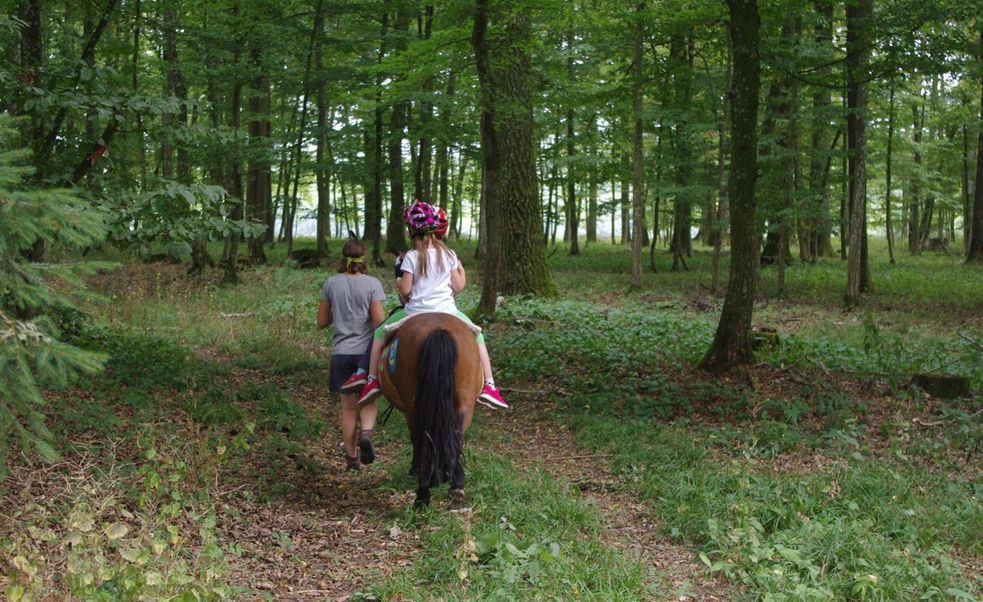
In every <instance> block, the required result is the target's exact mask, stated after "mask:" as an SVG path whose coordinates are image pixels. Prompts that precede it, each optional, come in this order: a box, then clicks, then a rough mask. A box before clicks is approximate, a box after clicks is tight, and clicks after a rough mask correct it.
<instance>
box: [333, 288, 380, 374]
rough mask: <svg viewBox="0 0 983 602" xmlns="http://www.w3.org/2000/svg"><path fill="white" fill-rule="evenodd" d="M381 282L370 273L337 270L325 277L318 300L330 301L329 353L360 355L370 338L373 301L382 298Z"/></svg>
mask: <svg viewBox="0 0 983 602" xmlns="http://www.w3.org/2000/svg"><path fill="white" fill-rule="evenodd" d="M385 298H386V294H385V293H384V292H383V291H382V284H381V283H380V282H379V281H378V280H376V279H375V278H373V277H372V276H366V275H365V274H356V275H354V276H349V275H347V274H337V275H335V276H332V277H330V278H328V279H327V281H325V283H324V287H323V288H322V289H321V301H328V302H329V303H331V320H332V322H333V323H334V337H332V339H331V353H337V354H339V355H362V354H363V353H364V352H365V350H366V349H367V348H368V346H369V344H370V343H371V342H372V331H373V330H374V329H375V327H374V326H373V325H372V314H371V312H370V310H369V308H370V306H371V305H372V302H373V301H383V300H385Z"/></svg>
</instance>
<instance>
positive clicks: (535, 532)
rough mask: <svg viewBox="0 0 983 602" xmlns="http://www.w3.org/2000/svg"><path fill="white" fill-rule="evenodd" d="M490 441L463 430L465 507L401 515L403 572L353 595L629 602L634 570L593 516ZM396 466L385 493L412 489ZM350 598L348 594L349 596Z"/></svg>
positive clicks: (494, 438) (637, 570)
mask: <svg viewBox="0 0 983 602" xmlns="http://www.w3.org/2000/svg"><path fill="white" fill-rule="evenodd" d="M502 443H503V441H502V437H501V435H500V434H495V433H489V432H487V431H486V430H484V429H483V428H482V427H481V426H480V424H477V423H476V426H475V428H473V429H472V430H471V431H469V433H468V450H467V454H466V460H467V470H468V472H467V479H468V480H467V491H468V498H469V499H468V506H467V507H466V508H464V509H462V510H461V511H456V512H451V511H449V510H448V508H447V507H446V505H445V504H444V502H443V501H438V502H437V503H436V504H435V505H434V506H433V507H431V508H430V509H428V510H427V511H425V512H422V513H417V512H415V511H413V510H411V509H407V511H406V512H405V513H404V514H403V515H402V517H401V519H400V524H401V525H402V528H403V529H406V530H413V531H417V532H419V533H421V537H422V538H423V542H422V544H423V553H422V554H421V555H420V557H419V558H418V559H417V561H416V562H415V563H414V564H413V566H412V567H411V568H410V569H408V570H406V571H402V572H398V573H397V574H396V575H394V576H393V577H392V578H390V579H389V580H387V581H385V582H383V583H382V584H379V585H377V586H376V587H374V588H372V590H371V591H370V592H365V593H363V594H361V596H362V599H382V600H390V599H400V600H405V599H409V600H432V599H441V600H570V599H582V600H639V599H644V598H646V597H647V596H649V595H652V594H654V593H655V592H654V591H653V590H650V589H647V587H646V585H645V584H644V582H643V579H642V569H641V567H640V566H639V565H638V564H636V563H634V562H631V561H629V560H627V559H626V558H624V557H623V556H622V555H620V554H619V553H617V552H615V551H614V550H612V549H611V548H609V547H608V546H606V545H605V544H604V543H603V540H602V538H601V529H602V527H601V520H600V517H599V515H598V513H597V510H596V509H595V508H594V507H593V506H592V505H590V504H588V503H587V502H586V501H584V500H583V499H582V498H581V497H580V496H579V495H576V494H572V493H571V491H570V490H569V489H568V487H567V485H566V484H565V483H563V482H561V481H559V480H557V479H556V478H555V477H552V476H550V475H549V474H548V473H547V472H545V471H544V470H542V469H541V468H535V467H533V468H530V467H520V466H516V465H515V464H514V463H513V462H512V461H510V460H509V457H508V456H509V454H508V453H501V452H500V451H499V450H503V449H506V448H504V447H503V446H502ZM408 464H409V461H408V458H407V459H406V462H404V463H400V464H398V465H397V468H396V472H395V474H391V475H390V478H389V482H388V486H389V487H393V488H394V489H397V490H403V489H409V488H413V487H414V483H413V482H412V481H411V480H410V479H409V478H408V477H406V476H404V475H405V469H406V466H407V465H408ZM356 599H358V596H356Z"/></svg>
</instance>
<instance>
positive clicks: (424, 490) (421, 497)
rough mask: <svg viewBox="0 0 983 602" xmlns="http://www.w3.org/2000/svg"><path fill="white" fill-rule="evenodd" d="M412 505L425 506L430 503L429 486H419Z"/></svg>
mask: <svg viewBox="0 0 983 602" xmlns="http://www.w3.org/2000/svg"><path fill="white" fill-rule="evenodd" d="M413 505H414V506H416V507H417V508H425V507H427V506H429V505H430V488H429V487H423V486H420V487H419V488H418V489H417V490H416V501H415V502H413Z"/></svg>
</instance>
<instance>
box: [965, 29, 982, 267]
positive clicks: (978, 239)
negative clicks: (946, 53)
mask: <svg viewBox="0 0 983 602" xmlns="http://www.w3.org/2000/svg"><path fill="white" fill-rule="evenodd" d="M980 44H981V45H983V27H980ZM980 62H981V63H983V50H981V51H980ZM980 121H981V122H983V84H981V86H980ZM966 263H983V128H981V129H980V133H979V139H978V141H977V145H976V189H975V191H974V192H973V226H972V228H971V229H970V234H969V250H968V251H967V252H966Z"/></svg>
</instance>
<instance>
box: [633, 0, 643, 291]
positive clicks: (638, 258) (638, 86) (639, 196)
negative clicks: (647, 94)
mask: <svg viewBox="0 0 983 602" xmlns="http://www.w3.org/2000/svg"><path fill="white" fill-rule="evenodd" d="M644 16H645V3H644V2H639V3H638V4H636V5H635V15H634V17H635V36H634V37H635V39H634V44H633V48H634V53H633V56H632V70H631V74H632V84H631V90H632V94H631V96H632V121H633V123H634V132H633V135H632V183H631V186H632V188H631V206H632V229H633V232H632V239H631V283H632V286H633V287H635V288H641V286H642V245H643V244H644V242H645V241H644V240H643V238H644V237H643V236H642V231H643V229H644V228H645V211H644V210H645V196H644V192H643V191H644V190H645V166H644V163H643V160H644V157H643V156H642V106H643V105H642V57H643V54H642V50H643V44H644V41H645V40H644V38H645V35H644V34H645V27H644Z"/></svg>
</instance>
